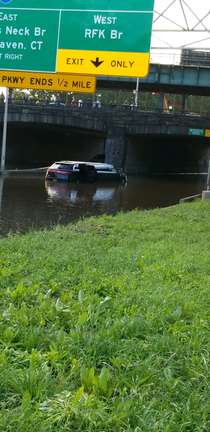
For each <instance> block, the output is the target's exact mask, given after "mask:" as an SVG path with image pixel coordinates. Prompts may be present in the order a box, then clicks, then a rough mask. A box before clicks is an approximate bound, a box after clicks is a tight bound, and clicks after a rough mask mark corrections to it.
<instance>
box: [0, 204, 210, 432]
mask: <svg viewBox="0 0 210 432" xmlns="http://www.w3.org/2000/svg"><path fill="white" fill-rule="evenodd" d="M209 214H210V201H209V200H204V201H196V202H194V203H190V204H184V205H180V206H175V207H171V208H167V209H157V210H151V211H138V210H135V211H132V212H129V213H125V214H123V213H119V214H118V215H116V216H106V215H104V216H101V217H99V218H90V219H85V220H82V221H79V222H77V223H75V224H71V225H68V226H67V227H61V226H56V227H54V228H53V229H52V230H43V231H39V232H36V231H31V232H30V233H28V234H27V235H24V236H18V235H17V236H14V235H9V236H8V238H2V239H0V300H1V301H0V431H1V432H154V431H155V432H207V431H210V403H209V399H210V253H209V249H210V247H209V245H210V218H209Z"/></svg>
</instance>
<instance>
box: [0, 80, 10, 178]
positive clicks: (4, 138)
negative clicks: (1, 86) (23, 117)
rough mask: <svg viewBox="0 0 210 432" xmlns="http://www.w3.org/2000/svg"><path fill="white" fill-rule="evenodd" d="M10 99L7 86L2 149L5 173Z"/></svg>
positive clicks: (2, 169)
mask: <svg viewBox="0 0 210 432" xmlns="http://www.w3.org/2000/svg"><path fill="white" fill-rule="evenodd" d="M8 99H9V90H8V88H6V101H5V107H4V126H3V137H2V149H1V173H3V172H4V171H5V156H6V140H7V117H8Z"/></svg>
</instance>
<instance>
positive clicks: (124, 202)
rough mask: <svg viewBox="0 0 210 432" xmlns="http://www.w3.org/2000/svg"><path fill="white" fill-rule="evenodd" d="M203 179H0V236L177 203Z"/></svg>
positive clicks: (200, 186) (193, 192)
mask: <svg viewBox="0 0 210 432" xmlns="http://www.w3.org/2000/svg"><path fill="white" fill-rule="evenodd" d="M206 177H207V176H206V175H191V176H185V175H184V176H168V177H164V176H162V177H155V176H154V177H130V178H129V179H128V183H127V185H125V186H124V185H122V184H116V183H114V184H111V183H108V184H105V183H102V184H81V183H76V184H74V183H65V182H45V180H44V178H43V177H39V176H34V177H31V176H29V177H26V176H24V177H20V176H15V177H13V176H11V177H6V178H4V177H2V176H0V235H7V234H8V232H10V231H12V232H14V233H25V232H27V231H28V229H30V228H35V229H37V228H43V227H49V226H54V225H56V224H58V223H60V224H67V223H69V222H73V221H76V220H78V219H80V218H83V217H89V216H92V215H93V216H98V215H101V214H104V213H106V214H116V213H117V212H118V211H120V210H123V211H129V210H132V209H134V208H139V209H149V208H155V207H167V206H170V205H174V204H178V203H179V200H180V199H181V198H184V197H187V196H190V195H196V194H199V193H202V190H206Z"/></svg>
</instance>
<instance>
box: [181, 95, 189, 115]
mask: <svg viewBox="0 0 210 432" xmlns="http://www.w3.org/2000/svg"><path fill="white" fill-rule="evenodd" d="M187 98H188V95H182V111H183V112H185V111H187Z"/></svg>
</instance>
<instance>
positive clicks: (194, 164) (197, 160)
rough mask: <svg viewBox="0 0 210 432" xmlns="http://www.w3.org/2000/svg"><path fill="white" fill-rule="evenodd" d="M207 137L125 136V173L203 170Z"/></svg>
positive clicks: (208, 150) (208, 147) (209, 147)
mask: <svg viewBox="0 0 210 432" xmlns="http://www.w3.org/2000/svg"><path fill="white" fill-rule="evenodd" d="M209 154H210V138H206V137H202V136H201V137H199V136H184V135H148V134H147V135H138V136H137V135H136V136H129V137H128V145H127V155H126V164H125V172H126V173H127V174H135V175H142V174H143V175H148V174H171V173H175V174H178V173H207V171H208V159H209Z"/></svg>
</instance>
